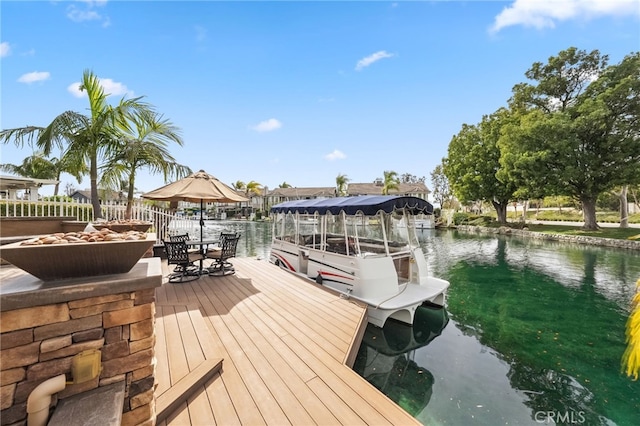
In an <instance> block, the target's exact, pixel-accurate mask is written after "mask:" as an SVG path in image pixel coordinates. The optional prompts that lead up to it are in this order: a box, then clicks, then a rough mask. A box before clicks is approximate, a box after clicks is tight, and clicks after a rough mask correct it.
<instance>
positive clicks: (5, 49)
mask: <svg viewBox="0 0 640 426" xmlns="http://www.w3.org/2000/svg"><path fill="white" fill-rule="evenodd" d="M10 54H11V46H10V45H9V43H8V42H6V41H3V42H2V43H0V58H4V57H5V56H9V55H10Z"/></svg>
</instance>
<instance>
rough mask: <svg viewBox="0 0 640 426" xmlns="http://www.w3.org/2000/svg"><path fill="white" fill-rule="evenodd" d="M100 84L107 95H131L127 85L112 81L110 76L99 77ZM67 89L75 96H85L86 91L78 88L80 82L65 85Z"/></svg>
mask: <svg viewBox="0 0 640 426" xmlns="http://www.w3.org/2000/svg"><path fill="white" fill-rule="evenodd" d="M99 80H100V86H102V88H103V89H104V93H106V94H107V95H127V96H129V97H133V96H134V94H133V91H132V90H129V89H128V88H127V86H125V85H124V84H122V83H118V82H117V81H113V80H112V79H110V78H101V79H99ZM67 91H68V92H69V93H71V94H72V95H73V96H75V97H76V98H82V97H84V96H87V92H86V91H81V90H80V82H75V83H71V84H70V85H69V86H68V87H67Z"/></svg>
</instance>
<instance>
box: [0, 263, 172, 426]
mask: <svg viewBox="0 0 640 426" xmlns="http://www.w3.org/2000/svg"><path fill="white" fill-rule="evenodd" d="M156 260H157V259H156ZM160 283H161V277H154V278H153V279H149V280H148V283H147V284H145V285H146V288H141V287H144V286H145V285H142V286H141V285H140V282H139V280H138V282H136V285H135V286H134V287H137V288H136V289H135V290H132V291H122V287H123V285H122V283H120V285H118V286H116V287H117V288H118V290H119V292H116V293H112V294H99V295H95V296H91V297H83V298H78V297H80V295H82V294H83V288H82V286H83V285H82V284H79V285H76V286H75V289H71V290H69V289H68V287H65V290H61V291H60V295H58V296H57V297H54V299H60V298H61V297H64V295H65V294H69V295H70V296H71V297H72V298H73V300H68V301H60V300H56V303H51V304H46V305H39V306H27V307H22V308H17V309H9V310H6V309H5V305H4V304H3V305H2V311H1V312H0V331H1V333H2V334H1V336H0V370H1V371H0V378H1V379H0V380H1V383H0V385H1V386H0V396H1V400H0V404H1V405H0V409H1V410H2V411H1V412H0V422H1V424H2V425H3V426H4V425H14V424H15V425H18V424H20V425H21V424H26V419H27V398H28V397H29V394H30V393H31V392H32V391H33V390H34V389H35V387H36V386H38V385H39V384H40V383H42V382H44V381H45V380H47V379H49V378H52V377H55V376H58V375H60V374H65V375H66V376H67V380H72V379H73V377H72V376H71V363H72V359H73V357H74V356H75V355H77V354H79V353H80V352H83V351H85V350H90V349H97V350H99V351H101V355H102V365H101V372H100V375H99V376H98V377H95V378H94V379H92V380H89V381H86V382H84V383H79V384H67V386H66V388H65V389H64V390H63V391H62V392H59V393H58V394H57V395H55V396H54V398H53V403H52V406H55V404H56V403H57V400H58V399H64V398H68V397H70V396H73V395H77V394H79V393H82V392H86V391H89V390H92V389H95V388H97V387H100V386H106V385H109V384H112V383H116V382H124V383H125V399H124V405H123V406H124V408H123V414H122V424H123V425H127V426H128V425H152V424H154V422H155V409H154V407H155V404H154V394H153V391H154V386H155V374H154V373H155V361H154V344H155V332H154V325H155V323H154V322H155V287H156V286H157V285H160ZM94 284H95V283H94ZM124 287H126V284H125V285H124ZM91 289H92V290H93V291H92V292H90V293H93V294H95V293H105V291H108V289H109V283H108V282H106V281H105V282H104V283H102V285H98V286H96V285H92V286H91ZM96 289H97V290H96ZM3 296H4V294H3ZM25 297H27V298H28V294H25ZM9 305H11V303H9ZM87 409H90V407H87Z"/></svg>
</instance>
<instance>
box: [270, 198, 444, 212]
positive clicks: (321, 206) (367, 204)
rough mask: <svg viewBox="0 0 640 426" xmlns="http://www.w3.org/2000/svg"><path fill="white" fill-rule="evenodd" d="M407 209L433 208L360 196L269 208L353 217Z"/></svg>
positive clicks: (421, 202) (420, 203) (410, 201)
mask: <svg viewBox="0 0 640 426" xmlns="http://www.w3.org/2000/svg"><path fill="white" fill-rule="evenodd" d="M401 209H407V210H408V211H409V213H411V214H421V213H422V214H433V206H432V205H431V203H429V202H428V201H425V200H423V199H422V198H418V197H409V196H399V195H361V196H355V197H335V198H322V199H318V198H315V199H310V200H294V201H287V202H284V203H280V204H277V205H275V206H273V207H271V213H300V214H314V213H318V214H320V215H324V214H327V213H331V214H334V215H335V214H339V213H340V212H341V211H344V212H345V214H348V215H355V214H356V213H358V212H362V214H364V215H367V216H373V215H375V214H376V213H378V212H379V211H380V210H382V211H384V212H385V213H392V212H393V211H394V210H401Z"/></svg>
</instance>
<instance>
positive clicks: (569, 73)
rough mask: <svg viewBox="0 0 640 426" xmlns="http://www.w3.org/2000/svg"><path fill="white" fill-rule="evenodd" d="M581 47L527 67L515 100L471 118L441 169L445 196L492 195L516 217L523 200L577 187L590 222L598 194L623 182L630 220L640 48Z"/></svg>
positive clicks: (436, 180) (638, 151)
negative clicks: (616, 58) (613, 58)
mask: <svg viewBox="0 0 640 426" xmlns="http://www.w3.org/2000/svg"><path fill="white" fill-rule="evenodd" d="M608 61H609V58H608V56H607V55H603V54H601V53H600V52H599V51H598V50H593V51H591V52H586V51H584V50H579V49H577V48H575V47H571V48H569V49H567V50H563V51H561V52H560V53H559V54H558V55H557V56H552V57H550V58H549V60H548V62H547V63H546V64H545V63H541V62H535V63H534V64H533V65H532V66H531V68H529V69H528V70H527V71H526V72H525V76H526V77H527V79H528V80H529V81H528V82H523V83H518V84H516V85H515V86H514V87H513V89H512V96H511V98H510V99H509V100H508V102H507V106H506V107H501V108H499V109H498V110H497V111H495V112H493V113H491V114H487V115H485V116H483V117H482V119H481V121H480V122H479V123H477V124H463V125H462V128H461V130H460V131H459V132H458V133H457V134H456V135H454V136H453V137H452V139H451V142H450V143H449V147H448V151H447V156H446V157H445V158H443V159H442V163H441V164H440V165H438V166H437V167H436V169H435V170H434V171H433V172H432V173H431V178H432V183H433V186H434V196H435V198H436V201H438V202H441V205H442V204H444V203H445V202H446V201H447V199H448V198H449V197H450V195H455V197H456V198H457V199H458V200H459V201H460V202H462V203H469V202H473V201H478V200H481V201H484V202H488V203H491V204H492V205H493V207H494V208H495V210H496V213H497V217H498V221H499V222H501V223H506V212H507V206H508V204H509V203H510V202H514V201H517V200H532V199H541V198H544V197H547V196H570V197H572V198H573V199H574V200H576V201H577V202H579V203H580V205H581V207H582V211H583V217H584V228H585V229H590V230H594V229H598V224H597V222H596V200H597V199H598V197H599V196H600V195H601V194H604V193H607V192H611V191H616V193H617V195H618V196H619V199H620V203H621V212H623V213H624V214H622V215H621V216H622V217H621V226H626V211H627V204H626V203H627V191H628V188H629V187H637V186H638V185H640V96H639V95H640V53H638V52H632V53H630V54H628V55H627V56H625V57H624V59H623V60H622V61H621V62H620V63H618V64H615V65H608Z"/></svg>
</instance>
